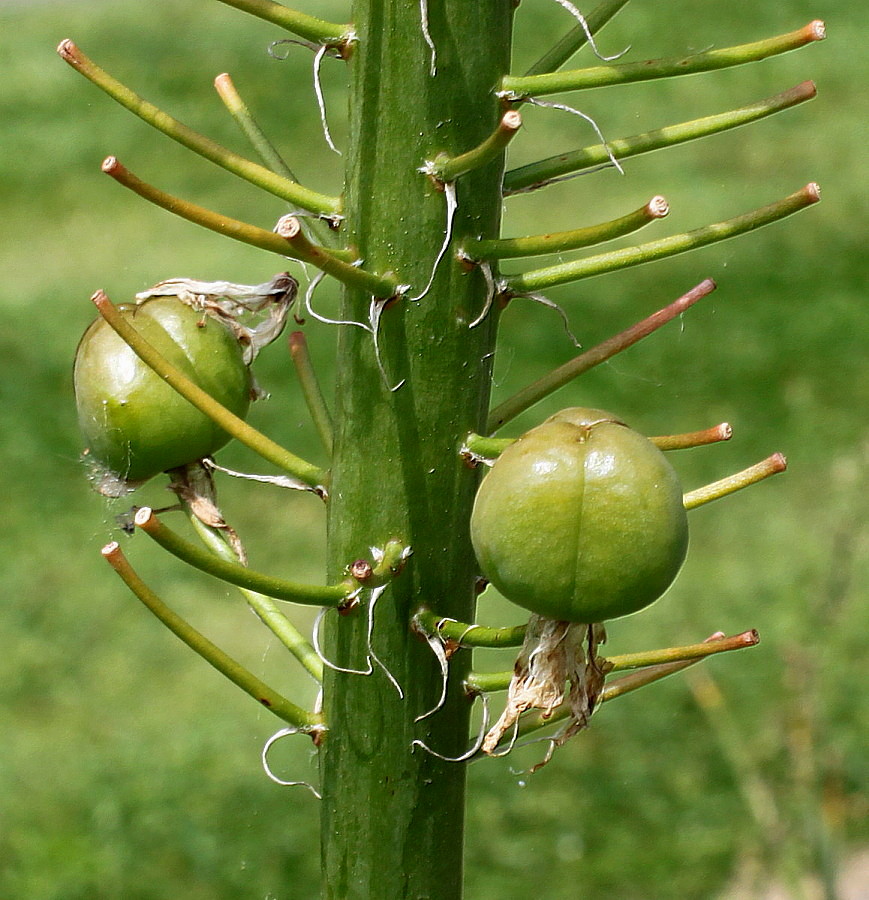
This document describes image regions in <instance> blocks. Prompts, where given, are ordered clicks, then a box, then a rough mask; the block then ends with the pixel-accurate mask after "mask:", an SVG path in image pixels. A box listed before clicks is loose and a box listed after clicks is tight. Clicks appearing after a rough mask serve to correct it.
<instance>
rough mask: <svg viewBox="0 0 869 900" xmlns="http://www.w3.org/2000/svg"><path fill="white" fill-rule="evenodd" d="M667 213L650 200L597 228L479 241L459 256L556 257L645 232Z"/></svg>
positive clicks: (663, 206) (659, 201)
mask: <svg viewBox="0 0 869 900" xmlns="http://www.w3.org/2000/svg"><path fill="white" fill-rule="evenodd" d="M669 212H670V207H669V206H668V205H667V201H666V200H665V199H664V198H663V197H652V199H651V200H650V201H649V202H648V203H646V204H645V205H644V206H641V207H640V208H639V209H637V210H634V211H633V212H630V213H628V214H627V215H625V216H621V217H620V218H618V219H612V220H611V221H609V222H603V223H601V224H600V225H589V226H586V227H585V228H574V229H572V230H571V231H556V232H552V233H550V234H537V235H533V236H531V237H521V238H495V239H494V240H488V241H484V240H479V241H476V242H474V243H473V244H467V245H466V246H465V248H464V250H462V255H463V256H465V257H467V258H468V259H472V260H474V261H477V260H483V259H487V260H488V259H515V258H517V257H523V256H540V255H542V254H545V253H560V252H562V251H564V250H579V249H580V248H581V247H590V246H592V245H594V244H602V243H604V242H605V241H611V240H614V239H615V238H619V237H624V236H625V235H626V234H632V233H633V232H635V231H639V230H640V229H641V228H645V226H646V225H648V224H649V223H650V222H654V221H655V220H656V219H662V218H664V216H666V215H667V214H668V213H669Z"/></svg>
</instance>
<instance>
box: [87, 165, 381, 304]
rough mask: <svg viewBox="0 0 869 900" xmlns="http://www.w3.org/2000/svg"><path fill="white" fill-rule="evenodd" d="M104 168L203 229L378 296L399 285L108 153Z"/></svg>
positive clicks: (339, 254) (341, 255) (343, 253)
mask: <svg viewBox="0 0 869 900" xmlns="http://www.w3.org/2000/svg"><path fill="white" fill-rule="evenodd" d="M102 170H103V172H105V173H106V175H109V176H110V177H112V178H114V180H115V181H117V182H118V183H119V184H122V185H123V186H124V187H126V188H129V189H130V190H131V191H133V192H134V193H136V194H138V195H139V196H140V197H143V198H144V199H145V200H147V201H148V202H149V203H154V204H155V205H156V206H159V207H161V208H162V209H165V210H166V211H167V212H171V213H174V214H175V215H176V216H180V217H181V218H182V219H187V221H188V222H193V223H194V224H196V225H201V226H202V227H203V228H208V229H210V230H211V231H216V232H217V233H218V234H222V235H224V236H226V237H231V238H234V239H235V240H237V241H241V242H243V243H245V244H251V245H252V246H254V247H259V248H261V249H262V250H269V251H270V252H272V253H277V254H278V255H280V256H283V257H291V258H293V259H298V260H300V261H302V262H308V263H311V265H314V266H317V268H321V269H322V271H324V272H327V274H329V275H331V276H332V277H333V278H336V279H337V280H338V281H342V282H349V283H350V284H353V285H358V286H361V287H364V288H365V289H366V290H369V291H371V293H372V294H375V295H376V296H387V297H388V296H390V295H391V294H392V292H393V291H394V290H395V288H396V283H395V281H394V280H392V279H390V278H384V277H381V276H379V275H375V274H373V273H372V272H367V271H365V269H362V268H360V267H359V266H353V265H351V264H350V263H349V262H347V261H346V258H345V257H347V256H348V254H347V252H346V251H342V250H327V249H326V248H324V247H318V246H317V245H316V244H312V243H311V242H310V241H305V242H303V241H295V242H294V243H291V242H290V241H289V240H288V239H287V238H286V237H282V236H281V235H278V234H275V233H274V232H273V231H266V230H265V229H264V228H258V227H257V226H256V225H249V224H248V223H247V222H240V221H238V220H237V219H231V218H229V217H228V216H223V215H221V214H220V213H216V212H213V211H212V210H210V209H205V207H202V206H197V205H196V204H195V203H189V202H188V201H186V200H182V199H180V198H179V197H175V196H174V195H172V194H167V193H166V192H165V191H161V190H160V189H159V188H156V187H154V186H153V185H151V184H148V183H147V182H146V181H142V179H141V178H138V177H137V176H136V175H134V174H133V173H132V172H131V171H130V170H129V169H127V168H126V166H124V165H122V164H121V163H120V162H119V161H118V160H117V159H116V158H115V157H114V156H109V157H107V158H106V159H105V160H103V164H102ZM289 218H291V219H292V220H293V221H294V222H296V223H298V221H299V220H298V219H296V218H294V217H292V216H291V217H289ZM282 221H283V220H282ZM293 236H295V226H294V228H293Z"/></svg>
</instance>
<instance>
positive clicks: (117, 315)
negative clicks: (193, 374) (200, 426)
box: [91, 291, 327, 494]
mask: <svg viewBox="0 0 869 900" xmlns="http://www.w3.org/2000/svg"><path fill="white" fill-rule="evenodd" d="M91 300H92V301H93V304H94V306H96V308H97V309H98V310H99V313H100V315H101V316H102V317H103V318H104V319H105V320H106V322H107V323H108V324H109V325H110V326H111V327H112V328H113V329H114V331H115V332H116V333H117V334H118V335H119V336H120V337H121V338H122V339H123V340H124V341H125V342H126V343H127V344H128V345H129V346H130V349H131V350H132V351H133V352H134V353H135V354H136V356H138V357H139V359H141V360H142V362H144V363H145V364H146V365H147V366H150V368H152V369H153V370H154V371H155V372H156V373H157V374H158V375H159V376H160V377H161V378H162V379H163V380H164V381H165V382H166V383H167V384H168V385H169V386H170V387H171V388H173V389H174V390H176V391H177V392H178V393H179V394H181V396H182V397H184V399H185V400H187V401H189V402H190V403H192V404H193V405H194V406H195V407H196V408H197V409H198V410H199V411H200V412H202V413H204V414H205V415H206V416H208V417H209V418H210V419H212V420H213V421H214V422H216V423H217V424H218V425H219V426H220V427H221V428H222V429H223V430H224V431H226V432H228V433H229V434H231V435H232V436H233V437H234V438H235V439H236V440H238V441H240V442H241V443H242V444H244V445H245V446H246V447H249V448H250V449H251V450H253V451H254V453H257V454H259V455H260V456H261V457H262V458H263V459H265V460H268V461H269V462H271V463H274V465H276V466H278V468H280V469H283V470H284V471H285V472H289V473H290V474H291V475H293V476H294V477H295V478H297V479H299V481H301V482H302V483H303V484H307V485H308V486H309V487H310V488H311V489H312V490H314V491H315V492H318V493H321V494H322V493H324V491H325V488H324V485H325V483H326V480H327V478H326V473H325V472H324V471H323V470H322V469H319V468H318V467H317V466H314V465H311V463H309V462H306V461H305V460H303V459H301V458H300V457H298V456H296V455H295V454H294V453H290V451H289V450H286V449H284V448H283V447H281V445H280V444H276V443H275V442H274V441H273V440H272V439H271V438H268V437H266V436H265V435H264V434H262V433H261V432H259V431H257V430H256V429H255V428H252V427H251V426H250V425H248V424H247V422H245V421H244V419H241V418H239V417H238V416H237V415H235V414H234V413H232V412H230V411H229V410H228V409H227V408H226V407H225V406H223V405H222V404H220V403H218V402H217V401H216V400H215V399H214V398H213V397H211V396H210V395H209V394H207V393H206V392H205V391H204V390H202V388H201V387H199V385H198V384H196V383H195V382H194V381H191V380H190V379H189V378H188V377H187V376H186V375H184V373H183V372H181V371H179V370H178V369H176V368H175V366H173V365H172V363H170V362H169V361H168V360H167V359H166V357H165V356H163V354H162V353H160V352H159V351H158V350H157V349H156V348H155V347H154V346H153V345H152V344H150V343H149V342H148V341H146V340H145V338H143V337H142V336H141V335H140V334H139V332H138V331H137V330H136V328H135V327H134V326H133V325H131V324H130V322H129V321H128V320H127V319H126V318H125V317H124V316H123V314H122V313H121V312H120V311H119V310H118V309H117V308H116V307H115V306H114V304H113V303H112V302H111V301H110V300H109V298H108V297H107V296H106V295H105V294H104V293H103V292H102V291H97V292H96V293H95V294H94V295H93V297H91Z"/></svg>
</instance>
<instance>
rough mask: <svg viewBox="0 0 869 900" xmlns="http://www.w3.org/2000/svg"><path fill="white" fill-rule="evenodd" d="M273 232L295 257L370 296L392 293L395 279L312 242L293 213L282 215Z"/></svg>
mask: <svg viewBox="0 0 869 900" xmlns="http://www.w3.org/2000/svg"><path fill="white" fill-rule="evenodd" d="M275 233H276V234H277V235H278V236H279V237H282V238H283V239H284V240H285V241H286V242H287V244H288V245H289V247H290V254H289V255H291V256H294V257H295V258H296V259H300V260H302V261H303V262H307V263H310V264H311V265H312V266H316V267H317V268H318V269H320V270H321V271H322V272H325V273H326V274H327V275H331V276H332V277H333V278H335V279H337V280H338V281H340V282H342V283H343V284H346V285H347V286H348V287H353V288H362V289H363V290H365V291H368V292H369V293H370V294H371V295H372V296H374V297H378V298H381V299H385V298H387V297H392V296H394V294H395V292H396V290H397V288H398V283H397V281H396V279H395V278H393V277H389V276H379V275H375V274H373V273H372V272H368V271H366V270H365V269H363V268H361V267H359V266H354V265H351V264H350V263H347V262H344V260H343V259H339V258H338V257H337V256H335V254H333V253H331V252H330V251H329V250H327V249H326V248H325V247H318V246H317V245H316V244H312V243H311V241H309V240H308V238H307V237H306V236H305V232H304V230H303V229H302V222H301V220H300V219H297V218H296V217H295V216H284V217H283V218H282V219H280V221H279V222H278V224H277V225H276V226H275Z"/></svg>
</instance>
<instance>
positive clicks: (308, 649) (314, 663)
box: [187, 506, 323, 683]
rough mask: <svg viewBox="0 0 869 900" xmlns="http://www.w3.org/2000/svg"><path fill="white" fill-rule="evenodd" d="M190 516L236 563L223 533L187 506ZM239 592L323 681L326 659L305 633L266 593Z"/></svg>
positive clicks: (218, 552) (216, 550) (212, 545)
mask: <svg viewBox="0 0 869 900" xmlns="http://www.w3.org/2000/svg"><path fill="white" fill-rule="evenodd" d="M187 513H188V519H189V520H190V523H191V525H192V526H193V528H194V530H195V531H196V533H197V534H198V535H199V537H200V538H201V540H202V542H203V543H204V544H205V545H206V546H207V547H208V549H209V550H210V551H211V552H212V553H213V554H214V555H215V556H218V557H220V558H221V559H223V560H224V561H226V562H237V561H238V557H237V556H236V554H235V552H234V551H233V550H232V548H231V547H230V546H229V545H228V544H227V542H226V540H225V539H224V537H223V535H222V534H220V533H218V532H217V530H216V529H214V528H210V527H209V526H208V525H206V524H205V523H203V522H202V521H201V520H200V519H199V517H198V516H196V515H193V514H192V513H191V511H190V508H189V506H188V507H187ZM238 590H239V592H240V593H241V595H242V596H243V597H244V598H245V600H246V601H247V604H248V606H250V608H251V609H252V610H253V611H254V612H255V613H256V614H257V616H258V617H259V619H260V621H261V622H262V623H263V624H264V625H265V626H266V627H267V628H268V629H269V631H271V632H272V634H273V635H274V636H275V637H276V638H277V639H278V640H279V641H280V642H281V643H282V644H283V645H284V646H285V647H286V648H287V650H289V651H290V653H292V654H293V656H295V657H296V659H297V660H298V661H299V662H300V663H301V664H302V666H303V667H304V668H305V670H306V671H307V672H308V674H309V675H311V676H312V677H313V678H314V679H315V680H316V681H318V682H321V683H322V681H323V662H322V660H321V659H320V657H319V656H317V652H316V651H315V650H314V648H313V647H312V646H311V644H310V642H309V641H308V640H306V638H304V637H303V636H302V633H301V632H300V631H299V630H298V629H297V628H296V626H295V625H293V623H292V622H291V621H290V620H289V619H288V618H287V617H286V616H285V615H284V614H283V613H282V612H281V611H280V610H279V609H278V607H277V606H276V605H275V602H274V600H272V598H271V597H267V596H266V595H265V594H260V593H257V592H256V591H251V590H248V589H247V588H243V587H239V589H238Z"/></svg>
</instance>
